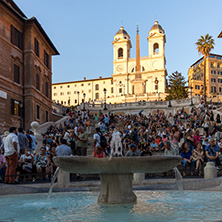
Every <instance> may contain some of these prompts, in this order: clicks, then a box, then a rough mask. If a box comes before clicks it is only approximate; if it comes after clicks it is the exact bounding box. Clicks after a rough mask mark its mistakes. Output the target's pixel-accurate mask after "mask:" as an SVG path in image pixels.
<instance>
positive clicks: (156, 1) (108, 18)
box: [14, 0, 222, 83]
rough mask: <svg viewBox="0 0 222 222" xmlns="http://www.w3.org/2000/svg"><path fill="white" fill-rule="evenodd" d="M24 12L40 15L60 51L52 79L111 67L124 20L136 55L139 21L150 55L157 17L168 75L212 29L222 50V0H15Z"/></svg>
mask: <svg viewBox="0 0 222 222" xmlns="http://www.w3.org/2000/svg"><path fill="white" fill-rule="evenodd" d="M14 1H15V3H16V4H17V5H18V6H19V7H20V9H21V10H22V11H23V12H24V14H25V15H26V16H27V17H28V18H30V17H33V16H34V17H36V18H37V19H38V21H39V22H40V24H41V25H42V27H43V28H44V30H45V32H46V33H47V34H48V36H49V37H50V39H51V41H52V42H53V44H54V45H55V47H56V48H57V50H58V51H59V53H60V55H58V56H53V60H52V72H53V75H52V81H53V83H58V82H67V81H75V80H83V78H84V77H86V78H87V79H94V78H98V77H99V76H102V77H110V76H111V75H112V73H113V64H112V62H113V45H112V41H113V37H114V35H115V33H116V32H117V31H118V30H119V28H120V26H121V25H123V26H124V29H125V30H126V31H127V32H128V34H129V35H130V38H131V42H132V49H131V57H132V58H133V57H135V56H136V48H135V46H136V25H137V24H138V25H139V30H140V32H139V33H140V55H141V56H148V42H147V36H148V32H149V30H150V28H151V27H152V25H153V24H154V22H155V19H157V20H158V22H159V24H160V25H161V26H162V27H163V29H164V30H165V34H166V41H167V42H166V45H165V56H166V68H167V72H168V75H170V74H171V73H173V72H175V71H179V72H181V73H182V74H183V75H184V76H185V77H186V79H187V72H188V69H189V67H190V66H191V65H192V64H193V63H194V62H196V60H198V59H199V58H200V57H201V55H199V54H198V52H197V50H196V46H195V42H196V41H197V40H198V39H199V38H200V36H201V35H206V34H207V33H209V34H210V35H211V36H213V38H214V40H215V48H214V50H212V53H215V54H222V39H218V38H217V36H218V35H219V33H220V32H221V31H222V19H221V9H222V1H221V0H211V1H209V0H207V1H206V0H186V1H185V0H168V1H166V0H136V1H129V0H112V1H111V0H106V1H105V0H80V1H77V0H66V1H64V0H63V1H61V0H14Z"/></svg>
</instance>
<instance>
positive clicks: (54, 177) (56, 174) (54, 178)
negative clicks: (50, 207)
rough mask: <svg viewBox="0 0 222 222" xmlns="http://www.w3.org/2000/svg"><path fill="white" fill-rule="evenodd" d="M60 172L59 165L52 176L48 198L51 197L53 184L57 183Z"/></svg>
mask: <svg viewBox="0 0 222 222" xmlns="http://www.w3.org/2000/svg"><path fill="white" fill-rule="evenodd" d="M58 174H59V167H57V168H56V171H55V173H54V175H53V177H52V180H51V186H50V188H49V192H48V197H47V199H49V198H50V196H51V194H52V188H53V186H54V185H55V180H56V179H57V177H58Z"/></svg>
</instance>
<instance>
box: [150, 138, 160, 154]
mask: <svg viewBox="0 0 222 222" xmlns="http://www.w3.org/2000/svg"><path fill="white" fill-rule="evenodd" d="M150 146H151V150H152V151H159V148H158V145H157V144H156V142H155V140H154V139H152V141H151V143H150Z"/></svg>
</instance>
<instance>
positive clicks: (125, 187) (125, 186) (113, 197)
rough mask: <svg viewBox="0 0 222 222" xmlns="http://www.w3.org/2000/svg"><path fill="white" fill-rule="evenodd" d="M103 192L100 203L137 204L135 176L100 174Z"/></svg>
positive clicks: (130, 174)
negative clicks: (134, 189)
mask: <svg viewBox="0 0 222 222" xmlns="http://www.w3.org/2000/svg"><path fill="white" fill-rule="evenodd" d="M100 180H101V191H100V195H99V198H98V203H103V204H125V203H135V202H136V199H137V197H136V195H135V194H134V192H133V189H132V188H133V186H132V180H133V174H132V173H128V174H100Z"/></svg>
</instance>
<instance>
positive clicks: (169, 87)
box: [168, 85, 172, 107]
mask: <svg viewBox="0 0 222 222" xmlns="http://www.w3.org/2000/svg"><path fill="white" fill-rule="evenodd" d="M168 89H169V91H170V93H169V105H168V107H172V105H171V85H169V86H168Z"/></svg>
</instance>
